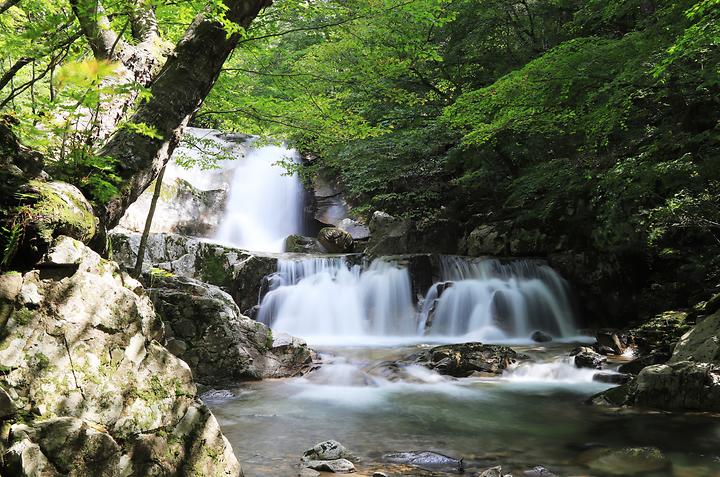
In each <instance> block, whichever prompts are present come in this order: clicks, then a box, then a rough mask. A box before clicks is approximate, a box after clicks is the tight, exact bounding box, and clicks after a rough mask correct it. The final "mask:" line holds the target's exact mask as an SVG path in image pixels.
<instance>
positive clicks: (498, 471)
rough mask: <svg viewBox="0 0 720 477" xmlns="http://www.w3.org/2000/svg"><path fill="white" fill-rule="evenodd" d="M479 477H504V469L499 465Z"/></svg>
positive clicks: (484, 471) (483, 472)
mask: <svg viewBox="0 0 720 477" xmlns="http://www.w3.org/2000/svg"><path fill="white" fill-rule="evenodd" d="M478 477H503V473H502V467H500V466H499V465H498V466H496V467H490V468H489V469H485V470H483V471H482V472H480V473H479V474H478Z"/></svg>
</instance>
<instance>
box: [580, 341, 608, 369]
mask: <svg viewBox="0 0 720 477" xmlns="http://www.w3.org/2000/svg"><path fill="white" fill-rule="evenodd" d="M573 354H575V359H574V363H575V367H576V368H590V369H601V368H602V365H603V363H604V362H606V361H607V358H606V357H605V356H602V355H601V354H600V353H596V352H595V351H594V350H593V349H592V348H587V347H584V346H583V347H580V348H577V349H576V350H573Z"/></svg>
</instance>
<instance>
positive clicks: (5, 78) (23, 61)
mask: <svg viewBox="0 0 720 477" xmlns="http://www.w3.org/2000/svg"><path fill="white" fill-rule="evenodd" d="M32 60H33V59H32V58H28V57H27V56H23V57H22V58H20V59H19V60H17V61H16V62H15V63H14V64H13V65H12V66H11V67H10V69H8V70H7V71H6V72H5V74H4V75H2V78H0V90H2V89H3V88H4V87H5V86H7V84H8V83H9V82H10V80H11V79H13V77H14V76H15V75H16V74H17V72H18V71H20V69H21V68H22V67H23V66H25V65H27V64H28V63H30V62H31V61H32Z"/></svg>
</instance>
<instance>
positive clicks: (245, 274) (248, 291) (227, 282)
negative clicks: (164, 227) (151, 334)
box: [110, 231, 277, 311]
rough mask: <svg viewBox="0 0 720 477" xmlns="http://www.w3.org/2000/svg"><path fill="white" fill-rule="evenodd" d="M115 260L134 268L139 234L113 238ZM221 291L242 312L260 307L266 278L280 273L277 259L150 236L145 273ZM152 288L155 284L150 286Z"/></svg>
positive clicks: (172, 236) (192, 240)
mask: <svg viewBox="0 0 720 477" xmlns="http://www.w3.org/2000/svg"><path fill="white" fill-rule="evenodd" d="M110 240H111V242H112V249H113V259H114V260H117V261H118V263H120V264H121V265H123V266H125V267H126V268H129V269H132V268H133V267H134V266H135V259H136V257H137V250H138V246H139V244H140V234H136V233H127V232H120V231H115V232H113V233H111V234H110ZM153 267H154V268H157V269H162V270H166V271H168V272H170V273H172V274H173V275H178V276H182V277H188V278H194V279H196V280H200V281H203V282H205V283H209V284H211V285H216V286H218V287H222V288H223V289H224V290H226V291H227V292H228V293H230V295H231V296H232V297H233V300H234V301H235V302H236V303H237V304H238V306H239V307H240V310H241V311H245V310H250V309H251V308H252V307H253V306H255V305H257V302H258V296H259V294H260V290H261V287H262V284H263V278H264V277H266V276H267V275H270V274H272V273H274V272H275V271H276V270H277V256H276V255H272V254H262V253H250V252H247V251H244V250H240V249H236V248H232V247H224V246H222V245H217V244H213V243H209V242H205V241H203V240H199V239H195V238H191V237H185V236H181V235H175V234H150V236H149V238H148V246H147V249H146V251H145V260H144V263H143V271H145V272H149V271H150V269H151V268H153ZM148 285H149V286H152V283H149V284H148Z"/></svg>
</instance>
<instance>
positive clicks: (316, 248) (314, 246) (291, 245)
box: [283, 234, 327, 253]
mask: <svg viewBox="0 0 720 477" xmlns="http://www.w3.org/2000/svg"><path fill="white" fill-rule="evenodd" d="M283 249H284V250H285V251H286V252H289V253H326V252H327V251H326V250H325V248H324V247H323V246H322V245H320V242H319V241H318V239H316V238H313V237H305V236H303V235H297V234H293V235H288V236H287V237H286V238H285V245H284V246H283Z"/></svg>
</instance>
